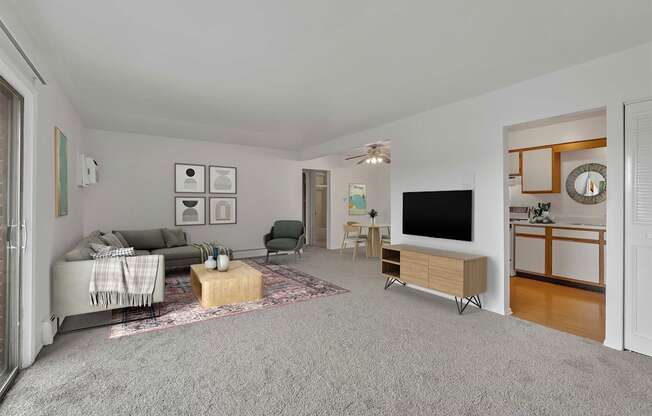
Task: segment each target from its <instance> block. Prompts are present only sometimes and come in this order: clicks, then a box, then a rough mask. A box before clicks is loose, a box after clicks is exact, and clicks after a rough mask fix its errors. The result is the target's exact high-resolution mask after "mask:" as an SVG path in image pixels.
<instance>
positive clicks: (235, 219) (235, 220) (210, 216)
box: [208, 196, 238, 225]
mask: <svg viewBox="0 0 652 416" xmlns="http://www.w3.org/2000/svg"><path fill="white" fill-rule="evenodd" d="M214 199H232V200H233V205H234V206H235V212H234V213H233V222H213V212H212V210H211V205H212V204H211V201H213V200H214ZM237 223H238V198H237V197H235V196H224V197H222V196H214V197H210V198H208V225H232V224H237Z"/></svg>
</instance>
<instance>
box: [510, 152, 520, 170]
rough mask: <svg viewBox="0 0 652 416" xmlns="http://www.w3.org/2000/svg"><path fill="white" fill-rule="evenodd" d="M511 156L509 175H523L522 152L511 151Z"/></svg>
mask: <svg viewBox="0 0 652 416" xmlns="http://www.w3.org/2000/svg"><path fill="white" fill-rule="evenodd" d="M508 157H509V168H508V169H509V172H508V174H509V176H520V175H521V152H510V153H508Z"/></svg>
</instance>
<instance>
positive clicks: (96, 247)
mask: <svg viewBox="0 0 652 416" xmlns="http://www.w3.org/2000/svg"><path fill="white" fill-rule="evenodd" d="M90 246H91V249H92V250H93V254H97V253H103V252H106V251H109V250H111V249H114V248H116V247H113V246H107V245H106V244H96V243H91V244H90Z"/></svg>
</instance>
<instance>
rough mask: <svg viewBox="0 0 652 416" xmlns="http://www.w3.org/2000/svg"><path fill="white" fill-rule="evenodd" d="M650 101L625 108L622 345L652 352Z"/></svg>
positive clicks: (651, 154) (651, 143)
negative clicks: (623, 322)
mask: <svg viewBox="0 0 652 416" xmlns="http://www.w3.org/2000/svg"><path fill="white" fill-rule="evenodd" d="M651 296H652V100H650V101H644V102H639V103H634V104H629V105H627V106H626V107H625V348H627V349H629V350H632V351H637V352H640V353H642V354H647V355H652V302H651V301H650V299H651Z"/></svg>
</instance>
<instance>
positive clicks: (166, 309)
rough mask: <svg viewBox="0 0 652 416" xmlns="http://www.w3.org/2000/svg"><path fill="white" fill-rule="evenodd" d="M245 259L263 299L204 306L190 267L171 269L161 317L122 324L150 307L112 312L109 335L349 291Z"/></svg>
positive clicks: (175, 324)
mask: <svg viewBox="0 0 652 416" xmlns="http://www.w3.org/2000/svg"><path fill="white" fill-rule="evenodd" d="M245 262H246V263H247V264H249V265H250V266H252V267H254V268H255V269H257V270H259V271H260V272H261V273H262V274H263V288H264V289H263V291H264V295H263V298H262V299H260V300H258V301H255V302H246V303H236V304H232V305H224V306H219V307H216V308H209V309H204V308H202V307H201V306H200V305H199V303H198V302H197V298H196V297H195V295H194V294H193V292H192V286H191V284H190V270H189V269H183V270H175V271H171V272H168V273H167V274H166V277H165V302H164V303H163V304H162V305H160V316H158V317H152V318H149V319H143V320H139V321H133V322H127V323H122V322H125V321H129V320H134V319H137V318H143V317H146V316H150V315H151V312H150V310H149V309H140V308H130V309H122V310H117V311H114V313H113V321H114V322H116V324H114V325H112V326H111V327H110V333H109V338H120V337H124V336H127V335H134V334H141V333H143V332H149V331H156V330H160V329H166V328H171V327H175V326H178V325H186V324H191V323H194V322H199V321H204V320H206V319H213V318H220V317H223V316H231V315H236V314H239V313H244V312H251V311H255V310H259V309H267V308H271V307H273V306H280V305H288V304H292V303H297V302H303V301H306V300H310V299H315V298H319V297H323V296H330V295H338V294H341V293H347V292H348V290H346V289H343V288H341V287H339V286H336V285H334V284H332V283H329V282H327V281H325V280H321V279H319V278H317V277H315V276H311V275H309V274H307V273H303V272H301V271H299V270H296V269H293V268H291V267H287V266H281V265H276V264H265V259H264V258H260V259H248V260H246V261H245Z"/></svg>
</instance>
